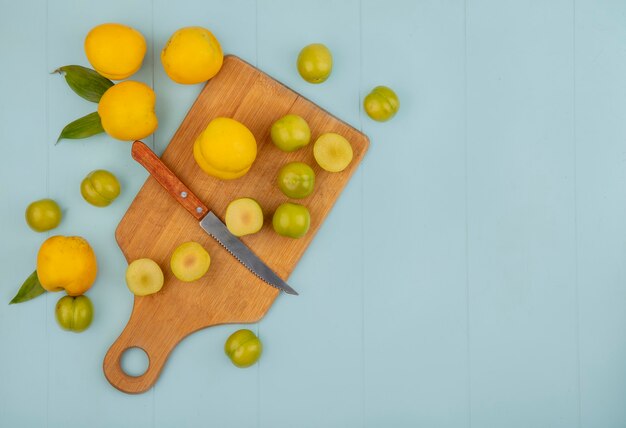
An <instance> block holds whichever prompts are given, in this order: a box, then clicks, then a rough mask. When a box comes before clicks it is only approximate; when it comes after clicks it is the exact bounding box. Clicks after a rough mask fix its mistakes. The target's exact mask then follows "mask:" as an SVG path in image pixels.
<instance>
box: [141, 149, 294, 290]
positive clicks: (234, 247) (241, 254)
mask: <svg viewBox="0 0 626 428" xmlns="http://www.w3.org/2000/svg"><path fill="white" fill-rule="evenodd" d="M131 155H132V157H133V159H135V160H136V161H137V162H139V163H140V164H141V165H142V166H143V167H144V168H145V169H146V170H147V171H148V172H149V173H150V175H152V177H154V178H155V179H156V181H157V182H158V183H159V184H160V185H161V186H163V188H164V189H165V190H166V191H167V192H168V193H169V194H170V196H172V197H173V198H174V199H175V200H176V201H178V203H180V204H181V205H182V206H183V207H184V208H185V209H186V210H187V211H188V212H189V213H190V214H191V215H193V216H194V217H195V218H196V219H197V220H198V221H199V222H200V227H201V228H202V229H203V230H204V231H205V232H206V233H208V234H209V236H211V237H212V238H213V239H215V240H216V241H217V242H218V243H219V244H220V245H221V246H222V247H224V248H225V249H226V250H227V251H228V252H229V253H230V254H231V255H232V256H233V257H234V258H235V259H237V260H238V261H239V263H241V264H242V265H243V266H245V267H246V268H247V269H248V270H249V271H250V272H252V273H253V274H254V275H256V276H257V277H258V278H260V279H261V280H263V281H264V282H266V283H267V284H269V285H271V286H272V287H275V288H278V289H279V290H282V291H284V292H285V293H287V294H293V295H296V296H297V295H298V293H297V292H296V290H294V289H293V288H291V287H290V286H289V285H288V284H287V283H286V282H285V281H283V280H282V279H281V278H280V277H279V276H278V275H277V274H276V273H275V272H274V271H272V269H270V268H269V267H268V266H267V265H266V264H265V263H264V262H263V261H262V260H261V259H260V258H259V257H258V256H257V255H256V254H254V252H252V250H250V248H248V247H247V246H246V245H245V244H244V243H243V242H241V240H239V238H237V237H236V236H235V235H233V234H232V233H230V231H229V230H228V228H227V227H226V225H224V223H222V221H221V220H220V219H219V218H218V217H217V216H216V215H215V214H214V213H213V212H212V211H210V210H209V209H208V208H207V207H206V205H204V203H203V202H202V201H201V200H200V199H199V198H198V197H197V196H196V195H195V194H194V193H193V192H192V191H191V190H189V188H188V187H187V186H185V185H184V184H183V182H182V181H180V180H179V179H178V177H176V175H175V174H174V173H173V172H172V171H171V170H170V169H169V168H168V167H167V166H166V165H165V164H164V163H163V162H162V161H161V159H159V157H158V156H157V155H156V154H155V153H154V152H153V151H152V150H150V148H149V147H148V146H147V145H145V144H144V143H143V142H141V141H135V142H134V143H133V146H132V149H131Z"/></svg>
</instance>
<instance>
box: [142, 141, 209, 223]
mask: <svg viewBox="0 0 626 428" xmlns="http://www.w3.org/2000/svg"><path fill="white" fill-rule="evenodd" d="M131 155H132V157H133V159H135V160H136V161H137V162H139V163H140V164H141V165H142V166H143V167H144V168H145V169H146V170H148V172H149V173H150V175H152V176H153V177H154V178H155V179H156V181H158V182H159V184H160V185H161V186H163V188H164V189H165V190H167V192H168V193H169V194H170V195H171V196H172V197H173V198H174V199H176V200H177V201H178V203H179V204H181V205H182V206H183V207H185V209H186V210H187V211H189V213H190V214H191V215H192V216H194V217H195V218H197V219H198V220H201V219H202V218H203V217H204V216H205V215H206V214H207V213H208V212H209V209H208V208H207V207H206V205H204V204H203V203H202V201H201V200H200V199H198V197H197V196H196V195H194V194H193V192H192V191H191V190H189V188H188V187H187V186H185V185H184V184H183V182H182V181H180V180H179V179H178V177H176V175H175V174H174V173H173V172H172V171H171V170H170V169H169V168H168V167H167V166H165V164H164V163H163V162H162V161H161V159H159V157H158V156H157V155H156V154H155V153H154V152H153V151H152V150H150V147H148V146H146V145H145V144H144V143H143V142H141V141H135V142H134V143H133V147H132V149H131Z"/></svg>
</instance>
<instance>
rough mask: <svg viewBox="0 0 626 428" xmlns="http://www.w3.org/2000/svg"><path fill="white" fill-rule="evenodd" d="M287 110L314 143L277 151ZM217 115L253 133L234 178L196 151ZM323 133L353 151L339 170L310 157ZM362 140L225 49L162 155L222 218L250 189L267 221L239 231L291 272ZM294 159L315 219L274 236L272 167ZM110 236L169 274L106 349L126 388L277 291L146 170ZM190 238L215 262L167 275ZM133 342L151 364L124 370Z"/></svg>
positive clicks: (112, 376)
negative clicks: (275, 136)
mask: <svg viewBox="0 0 626 428" xmlns="http://www.w3.org/2000/svg"><path fill="white" fill-rule="evenodd" d="M288 113H294V114H298V115H300V116H302V117H304V118H305V119H306V120H307V122H308V123H309V125H310V127H311V134H312V139H311V140H312V142H311V144H309V145H308V146H307V147H305V148H303V149H301V150H298V151H296V152H294V153H284V152H282V151H280V150H279V149H277V148H276V147H275V146H274V145H273V144H272V142H271V139H270V127H271V125H272V123H274V122H275V121H276V120H278V119H279V118H281V117H282V116H284V115H286V114H288ZM219 116H224V117H232V118H234V119H236V120H238V121H240V122H242V123H243V124H244V125H246V126H247V127H248V128H249V129H250V130H251V131H252V133H253V134H254V135H255V137H256V139H257V143H258V155H257V159H256V161H255V163H254V165H253V166H252V168H251V169H250V171H249V172H248V174H246V175H245V176H244V177H242V178H239V179H236V180H231V181H223V180H218V179H216V178H213V177H209V176H208V175H206V174H205V173H204V172H203V171H202V170H201V169H200V168H199V167H198V166H197V165H196V162H195V161H194V159H193V154H192V146H193V143H194V141H195V139H196V137H197V136H198V134H200V132H201V131H202V130H204V128H205V127H206V126H207V124H208V123H209V122H210V121H211V120H212V119H213V118H215V117H219ZM324 132H336V133H338V134H341V135H343V136H344V137H346V138H347V139H348V141H350V143H351V145H352V149H353V151H354V159H353V161H352V163H351V164H350V166H349V167H348V168H347V169H346V170H344V171H343V172H340V173H328V172H326V171H323V170H322V169H321V168H319V166H318V165H317V163H316V162H315V159H314V158H313V141H315V139H316V138H317V137H318V136H319V135H320V134H322V133H324ZM368 144H369V142H368V139H367V137H366V136H365V135H364V134H362V133H361V132H359V131H357V130H356V129H354V128H353V127H351V126H349V125H347V124H346V123H344V122H342V121H341V120H339V119H337V118H336V117H334V116H332V115H331V114H329V113H328V112H326V111H325V110H323V109H322V108H320V107H318V106H317V105H315V104H313V103H312V102H311V101H309V100H307V99H305V98H303V97H302V96H300V95H298V94H297V93H295V92H294V91H292V90H291V89H289V88H287V87H286V86H284V85H282V84H281V83H279V82H277V81H276V80H274V79H272V78H271V77H269V76H268V75H266V74H265V73H263V72H261V71H260V70H258V69H256V68H254V67H253V66H251V65H250V64H248V63H246V62H244V61H243V60H241V59H239V58H237V57H234V56H227V57H226V58H225V59H224V65H223V67H222V70H221V71H220V72H219V73H218V75H217V76H216V77H214V78H213V79H211V80H210V81H209V82H208V83H207V84H206V86H205V87H204V88H203V90H202V92H201V93H200V95H199V96H198V99H197V100H196V101H195V103H194V104H193V106H192V107H191V110H190V111H189V113H188V114H187V116H186V117H185V119H184V120H183V122H182V124H181V126H180V128H179V129H178V131H177V132H176V134H175V135H174V137H173V138H172V140H171V142H170V144H169V145H168V147H167V149H166V150H165V152H164V153H163V155H162V157H161V159H162V161H163V162H164V163H165V164H166V165H167V166H168V167H169V168H170V169H171V170H172V171H173V172H174V173H175V174H176V175H177V176H178V177H179V178H180V179H181V180H182V182H183V183H185V184H186V185H187V186H188V187H189V188H190V189H191V191H192V192H194V193H195V194H196V195H197V196H198V197H199V198H200V199H201V200H202V201H203V202H204V203H205V204H206V205H207V206H208V208H209V209H210V210H212V211H213V212H215V214H216V215H217V216H218V217H220V218H221V219H222V220H223V219H224V213H225V210H226V206H227V205H228V203H229V202H230V201H232V200H233V199H235V198H239V197H252V198H255V199H256V200H257V201H259V203H260V204H261V207H263V211H264V214H265V224H264V225H263V228H262V229H261V231H260V232H259V233H257V234H254V235H250V236H245V237H243V238H242V241H243V242H244V243H245V244H246V245H248V246H249V247H250V248H251V249H252V250H253V251H254V252H255V253H256V254H257V255H258V256H259V257H261V259H263V260H264V261H265V263H266V264H267V265H268V266H269V267H270V268H272V269H273V270H274V271H275V272H276V273H277V274H278V275H279V276H280V277H281V278H283V279H287V278H288V277H289V274H290V273H291V272H292V271H293V269H294V268H295V266H296V264H297V263H298V260H300V257H301V256H302V254H303V253H304V251H305V250H306V248H307V247H308V245H309V243H310V242H311V240H312V239H313V236H314V235H315V233H316V232H317V230H318V229H319V228H320V226H321V224H322V222H323V221H324V219H325V218H326V216H327V214H328V212H329V211H330V209H331V208H332V206H333V204H334V203H335V201H336V200H337V198H338V197H339V194H340V193H341V191H342V190H343V188H344V187H345V186H346V184H347V182H348V180H349V179H350V177H351V176H352V174H353V173H354V171H355V170H356V168H357V166H358V165H359V163H360V162H361V160H362V159H363V155H364V154H365V151H366V150H367V147H368ZM295 160H298V161H303V162H306V163H308V164H309V165H311V167H313V169H314V170H315V174H316V182H315V191H314V192H313V194H312V195H311V196H309V197H307V198H306V199H302V200H299V201H297V202H298V203H302V204H304V205H306V206H307V207H308V208H309V210H310V213H311V228H310V230H309V232H308V234H307V235H306V236H305V237H303V238H300V239H292V238H286V237H281V236H279V235H278V234H277V233H275V232H274V230H273V229H272V224H271V223H272V221H271V219H272V214H273V212H274V210H275V209H276V207H277V206H278V205H279V204H281V203H283V202H286V201H288V198H287V197H286V196H284V195H283V194H282V193H281V192H280V190H279V189H278V187H277V185H276V177H277V174H278V170H279V169H280V167H281V166H282V165H284V164H285V163H287V162H290V161H295ZM115 237H116V239H117V242H118V244H119V246H120V248H121V250H122V252H123V253H124V256H125V257H126V259H127V260H128V262H131V261H133V260H135V259H138V258H143V257H149V258H151V259H153V260H155V261H156V262H157V263H159V265H160V266H161V268H162V269H163V273H164V275H165V284H164V286H163V289H162V290H161V291H160V292H158V293H156V294H154V295H151V296H146V297H135V302H134V306H133V311H132V313H131V316H130V319H129V320H128V324H127V325H126V327H125V329H124V330H123V331H122V333H121V335H120V336H119V338H118V339H117V340H116V341H115V342H114V343H113V345H111V347H110V349H109V351H108V352H107V354H106V356H105V358H104V364H103V368H104V373H105V376H106V378H107V379H108V380H109V382H111V384H112V385H113V386H114V387H116V388H118V389H119V390H121V391H123V392H127V393H141V392H144V391H146V390H148V389H149V388H150V387H151V386H152V385H153V384H154V382H155V381H156V380H157V378H158V376H159V373H160V372H161V369H162V368H163V365H164V364H165V362H166V360H167V357H168V355H169V354H170V352H171V351H172V349H173V348H174V347H175V346H176V344H177V343H178V342H180V341H181V340H182V339H183V338H184V337H185V336H187V335H189V334H190V333H193V332H194V331H197V330H199V329H202V328H205V327H209V326H213V325H218V324H225V323H252V322H256V321H258V320H259V319H261V317H263V315H264V314H265V313H266V312H267V310H268V309H269V308H270V306H271V305H272V303H273V302H274V299H276V296H277V295H278V290H276V289H275V288H273V287H271V286H269V285H267V284H266V283H264V282H263V281H262V280H260V279H258V278H257V277H256V276H255V275H253V274H252V273H250V272H249V271H248V270H247V269H246V268H245V267H243V266H242V265H240V264H239V263H238V262H237V261H236V260H235V259H234V258H233V257H232V256H231V255H230V254H228V253H227V252H226V250H224V249H223V248H222V247H221V246H220V245H219V244H218V243H217V242H215V241H214V240H213V239H212V238H211V237H210V236H209V235H207V234H206V233H205V232H204V231H203V230H202V229H200V226H199V225H198V222H197V220H196V219H195V218H194V217H192V216H191V215H190V214H189V213H188V212H187V211H186V210H185V209H184V208H183V207H182V206H180V205H179V204H178V203H177V202H176V201H175V200H174V199H173V198H172V197H171V196H170V195H169V194H168V193H166V191H165V190H164V189H163V188H161V186H160V185H159V184H158V183H157V181H156V180H155V179H153V178H152V177H149V178H148V179H147V180H146V182H145V184H144V185H143V187H142V188H141V190H140V191H139V193H138V194H137V196H136V197H135V200H134V201H133V202H132V204H131V205H130V207H129V208H128V211H127V213H126V214H125V216H124V218H122V220H121V222H120V224H119V226H118V228H117V230H116V233H115ZM190 240H193V241H197V242H199V243H201V244H202V245H203V246H204V247H205V248H206V249H207V251H208V252H209V253H210V254H211V268H210V269H209V272H208V273H207V274H206V275H205V276H204V277H203V278H202V279H201V280H199V281H196V282H193V283H184V282H181V281H178V280H177V279H176V278H175V277H174V275H173V274H172V271H171V269H170V267H169V260H170V256H171V254H172V252H173V251H174V249H175V248H176V247H177V246H178V245H180V244H181V243H183V242H186V241H190ZM290 285H291V286H292V287H293V288H295V289H296V290H297V291H299V292H301V294H302V295H301V296H286V297H284V302H283V304H286V305H288V304H289V300H290V299H306V290H301V289H300V288H299V287H298V284H290ZM131 347H139V348H142V349H143V350H144V351H145V352H146V354H147V355H148V358H149V367H148V369H147V371H146V372H145V373H144V374H143V375H141V376H136V377H133V376H129V375H127V374H126V373H124V371H123V370H122V369H121V366H120V357H121V355H122V353H123V352H124V351H125V350H126V349H128V348H131Z"/></svg>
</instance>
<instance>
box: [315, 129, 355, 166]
mask: <svg viewBox="0 0 626 428" xmlns="http://www.w3.org/2000/svg"><path fill="white" fill-rule="evenodd" d="M313 156H314V157H315V160H316V161H317V164H318V165H319V166H320V167H322V169H324V170H326V171H328V172H341V171H343V170H344V169H346V168H347V167H348V165H350V162H352V156H353V153H352V146H351V145H350V142H349V141H348V140H346V139H345V138H344V137H342V136H341V135H339V134H335V133H334V132H327V133H326V134H322V135H320V136H319V138H318V139H317V141H315V145H314V146H313Z"/></svg>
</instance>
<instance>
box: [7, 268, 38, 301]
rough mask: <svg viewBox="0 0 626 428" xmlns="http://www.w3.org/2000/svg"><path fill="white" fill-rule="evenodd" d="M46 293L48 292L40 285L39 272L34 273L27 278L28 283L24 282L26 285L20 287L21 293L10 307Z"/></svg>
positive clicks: (18, 293)
mask: <svg viewBox="0 0 626 428" xmlns="http://www.w3.org/2000/svg"><path fill="white" fill-rule="evenodd" d="M45 292H46V290H45V289H44V288H43V287H42V286H41V284H40V283H39V278H38V277H37V271H34V272H33V273H31V274H30V276H29V277H28V278H26V281H24V284H22V286H21V287H20V291H18V292H17V294H16V295H15V297H14V298H13V300H11V301H10V302H9V305H12V304H14V303H22V302H26V301H28V300H30V299H34V298H35V297H37V296H39V295H40V294H43V293H45Z"/></svg>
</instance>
